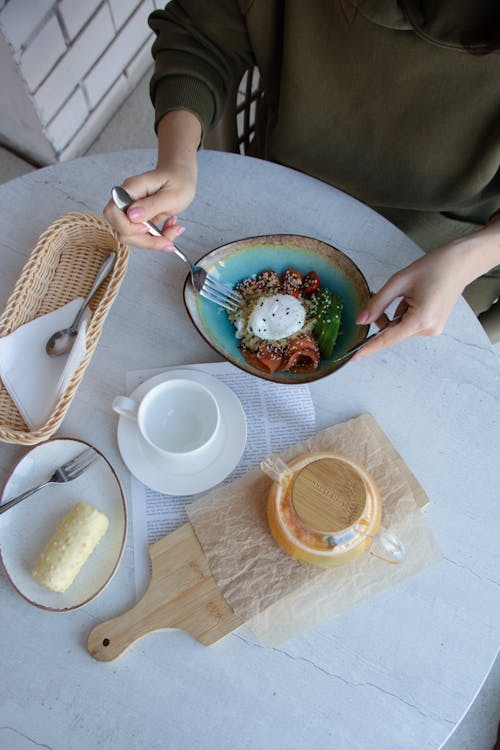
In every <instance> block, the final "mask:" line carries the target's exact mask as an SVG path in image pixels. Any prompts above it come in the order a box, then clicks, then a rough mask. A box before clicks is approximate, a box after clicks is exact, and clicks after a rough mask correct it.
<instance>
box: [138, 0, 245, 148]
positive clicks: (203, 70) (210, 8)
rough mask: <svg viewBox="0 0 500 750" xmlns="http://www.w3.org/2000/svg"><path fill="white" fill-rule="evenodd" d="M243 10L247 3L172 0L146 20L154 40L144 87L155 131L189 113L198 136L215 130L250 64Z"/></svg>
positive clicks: (235, 0)
mask: <svg viewBox="0 0 500 750" xmlns="http://www.w3.org/2000/svg"><path fill="white" fill-rule="evenodd" d="M249 4H250V3H249V2H248V0H247V2H246V3H244V2H242V1H240V2H238V1H237V0H217V2H214V0H172V1H171V2H170V3H168V5H167V6H166V7H165V9H164V10H157V11H155V12H154V13H152V14H151V15H150V17H149V25H150V26H151V28H152V29H153V31H154V33H155V34H156V39H155V41H154V43H153V47H152V54H153V58H154V63H155V67H154V73H153V76H152V78H151V83H150V95H151V100H152V102H153V105H154V108H155V127H156V126H157V125H158V123H159V121H160V120H161V118H162V117H163V115H165V114H166V113H167V112H170V111H172V110H175V109H187V110H189V111H191V112H193V113H194V114H195V115H196V116H197V117H198V119H199V120H200V122H201V125H202V130H203V135H204V134H206V132H207V131H208V130H210V129H211V128H212V127H214V126H215V125H216V124H217V122H218V120H219V118H220V117H221V115H222V113H223V111H224V107H225V104H226V100H227V97H228V95H229V93H230V92H232V91H233V90H234V87H235V86H236V85H237V84H238V83H239V80H240V78H241V76H242V75H243V72H244V71H245V69H246V68H248V67H250V66H252V65H253V64H254V56H253V53H252V50H251V46H250V42H249V38H248V33H247V29H246V25H245V5H249ZM203 135H202V139H203Z"/></svg>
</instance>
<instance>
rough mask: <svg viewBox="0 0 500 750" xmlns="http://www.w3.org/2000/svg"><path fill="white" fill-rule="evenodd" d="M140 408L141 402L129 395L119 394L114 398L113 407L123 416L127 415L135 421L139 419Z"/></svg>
mask: <svg viewBox="0 0 500 750" xmlns="http://www.w3.org/2000/svg"><path fill="white" fill-rule="evenodd" d="M138 408H139V404H138V403H137V402H136V401H134V399H133V398H129V397H128V396H117V397H116V398H115V399H113V404H112V409H113V411H116V413H117V414H119V415H120V416H121V417H127V419H132V420H134V421H135V420H137V410H138Z"/></svg>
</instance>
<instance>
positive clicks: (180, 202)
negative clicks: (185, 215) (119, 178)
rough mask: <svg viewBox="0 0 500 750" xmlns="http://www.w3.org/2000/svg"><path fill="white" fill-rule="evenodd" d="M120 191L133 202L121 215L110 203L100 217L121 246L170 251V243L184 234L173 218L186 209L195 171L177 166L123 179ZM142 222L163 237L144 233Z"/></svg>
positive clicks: (194, 178) (193, 183) (191, 195)
mask: <svg viewBox="0 0 500 750" xmlns="http://www.w3.org/2000/svg"><path fill="white" fill-rule="evenodd" d="M123 187H124V188H125V190H126V191H127V192H128V193H129V194H130V196H131V197H132V198H134V202H133V203H132V204H131V205H130V206H129V208H128V209H127V213H126V214H125V213H124V212H123V211H121V210H120V209H119V208H117V207H116V206H115V204H114V203H113V201H112V200H110V201H109V203H108V204H107V205H106V207H105V208H104V216H105V218H106V219H107V220H108V221H109V223H110V224H111V225H112V226H113V227H114V228H115V229H116V231H117V233H118V236H119V238H120V240H121V241H122V242H125V243H126V244H128V245H133V246H134V247H138V248H144V249H149V250H172V242H173V241H174V240H175V239H176V237H178V236H179V235H180V234H182V232H183V231H184V227H183V226H181V225H180V224H178V223H177V214H178V213H180V212H181V211H183V210H184V209H185V208H187V207H188V206H189V204H190V203H191V201H192V200H193V198H194V195H195V192H196V168H194V169H193V167H191V168H190V167H189V165H184V164H177V165H175V166H173V167H172V168H170V169H158V168H157V169H154V170H151V171H150V172H144V173H143V174H139V175H136V176H134V177H129V178H127V179H126V180H125V181H124V183H123ZM144 221H152V222H153V223H154V224H156V225H157V226H158V227H159V228H160V229H161V230H162V232H163V237H155V236H153V235H151V234H149V233H148V229H147V227H146V226H145V225H144V224H143V222H144Z"/></svg>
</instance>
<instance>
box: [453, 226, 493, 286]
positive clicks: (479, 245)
mask: <svg viewBox="0 0 500 750" xmlns="http://www.w3.org/2000/svg"><path fill="white" fill-rule="evenodd" d="M445 248H446V249H448V248H449V249H450V250H451V252H452V253H453V255H454V256H455V263H456V264H459V267H460V274H461V277H462V280H463V283H464V285H467V284H469V283H471V282H472V281H474V280H475V279H477V278H478V277H479V276H482V274H484V273H487V272H488V271H490V270H491V269H492V268H494V267H495V266H497V265H499V264H500V214H497V215H496V216H494V217H493V218H492V219H491V220H490V221H489V223H488V224H487V225H486V226H484V227H483V228H482V229H479V230H478V231H476V232H473V233H472V234H469V235H467V236H466V237H461V238H460V239H457V240H454V241H453V242H450V243H449V245H448V246H445ZM454 265H455V264H454ZM455 268H457V266H456V265H455ZM457 270H458V269H457Z"/></svg>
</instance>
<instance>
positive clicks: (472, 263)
mask: <svg viewBox="0 0 500 750" xmlns="http://www.w3.org/2000/svg"><path fill="white" fill-rule="evenodd" d="M149 24H150V26H151V28H152V29H153V30H154V32H155V34H156V39H155V41H154V43H153V47H152V53H153V57H154V59H155V70H154V73H153V76H152V79H151V85H150V91H151V97H152V101H153V103H154V107H155V126H156V131H157V136H158V159H157V164H156V167H155V168H154V169H152V170H151V171H148V172H146V173H144V174H140V175H134V176H131V177H129V178H127V179H126V180H125V181H124V183H123V185H124V187H125V188H126V189H127V190H128V192H129V193H130V194H131V195H132V197H133V198H134V202H133V204H132V205H131V206H130V207H129V209H128V212H127V215H126V216H125V215H124V214H122V213H121V212H120V211H119V210H118V209H117V208H116V207H115V206H114V205H113V204H112V203H108V205H107V206H106V207H105V209H104V215H105V217H106V218H107V219H108V220H109V221H110V223H111V224H112V225H113V226H114V227H115V228H116V230H117V231H118V233H119V235H120V237H121V239H122V240H123V241H125V242H127V243H129V244H132V245H134V246H135V247H138V248H148V249H151V250H164V251H171V250H172V242H173V241H174V240H175V238H176V237H177V236H179V234H180V233H182V231H183V229H184V227H182V225H181V224H179V223H178V219H177V216H178V214H180V213H181V212H182V211H183V210H185V209H186V207H187V206H188V205H189V204H190V202H191V201H192V200H193V198H194V196H195V193H196V182H197V151H198V149H199V148H200V146H202V145H203V143H204V140H205V138H206V137H207V133H208V132H209V131H210V130H211V129H212V128H213V127H214V126H215V125H216V124H217V122H218V121H219V120H220V118H221V116H222V114H223V112H224V108H225V106H226V103H227V102H228V99H229V98H230V97H231V96H232V95H233V94H234V91H235V88H236V86H237V84H238V82H239V80H240V78H241V76H242V74H243V73H244V71H245V70H246V69H248V68H250V67H252V66H257V68H258V71H259V74H260V79H261V83H262V88H263V92H264V93H263V96H262V99H261V101H260V102H259V106H258V110H257V115H256V132H255V138H254V140H253V141H252V144H251V151H250V153H251V155H255V156H258V157H261V158H265V159H269V160H273V161H275V162H277V163H280V164H283V165H286V166H288V167H291V168H294V169H298V170H300V171H303V172H306V173H308V174H310V175H312V176H314V177H317V178H318V179H320V180H324V181H326V182H328V183H330V184H332V185H334V186H335V187H337V188H340V189H341V190H344V191H345V192H347V193H349V194H351V195H352V196H354V197H355V198H357V199H359V200H361V201H363V202H364V203H366V204H367V205H369V206H371V207H372V208H374V209H375V210H376V211H378V212H380V213H381V214H383V215H384V216H386V217H387V218H388V219H389V220H391V221H393V223H395V224H396V225H398V226H400V228H401V229H403V231H405V232H406V233H407V234H409V235H410V236H411V237H413V238H414V239H416V240H417V241H418V242H419V244H420V245H421V246H422V247H423V248H424V249H425V250H426V251H427V252H426V253H425V254H424V255H423V256H422V257H421V258H419V259H418V260H417V261H415V262H414V263H412V264H411V265H409V266H408V267H406V268H403V269H402V270H400V271H398V272H397V273H395V274H394V275H392V276H391V277H390V278H389V279H388V280H387V282H386V283H385V284H384V285H383V286H382V288H381V289H379V290H378V291H377V292H376V293H375V294H374V295H373V296H372V298H371V299H370V301H369V303H368V305H367V307H366V309H365V310H363V311H362V312H361V313H360V315H359V317H358V319H357V322H358V323H359V324H368V323H372V322H375V323H376V324H377V325H378V326H379V327H381V328H386V326H387V323H388V317H387V315H386V312H385V311H386V310H387V308H388V307H389V306H390V305H391V304H392V303H394V302H396V303H397V307H396V311H395V315H399V316H402V317H401V321H400V322H399V323H397V324H396V325H393V326H390V327H387V330H384V331H383V332H382V333H381V334H380V336H378V337H377V338H376V339H374V340H372V341H370V342H369V343H368V344H366V346H365V347H364V348H363V349H362V350H361V351H360V352H359V353H358V355H356V358H358V359H359V358H361V357H364V356H367V355H369V354H373V353H374V352H376V351H378V350H380V349H382V348H384V347H388V346H392V345H394V344H396V343H397V342H399V341H401V340H403V339H405V338H408V337H411V336H432V335H437V334H439V333H440V332H441V331H442V330H443V328H444V325H445V323H446V320H447V318H448V316H449V314H450V311H451V310H452V308H453V306H454V304H455V302H456V301H457V299H458V298H459V297H460V295H461V294H464V295H465V296H466V298H467V299H468V300H469V302H470V304H471V305H472V306H473V309H474V310H475V312H476V313H477V314H488V313H486V312H485V311H487V310H491V309H493V308H494V307H495V302H496V306H497V308H498V304H499V302H498V298H499V296H500V266H499V264H500V169H499V166H500V106H499V105H500V96H499V94H500V85H499V84H500V54H499V51H498V50H499V48H500V4H498V3H497V1H496V0H476V2H474V3H471V2H470V0H312V1H311V2H304V1H303V0H286V2H285V1H284V0H217V2H206V0H171V2H170V3H169V4H168V5H167V6H166V7H165V9H164V10H157V11H155V12H153V13H152V14H151V16H150V18H149ZM304 200H307V196H304ZM148 219H150V220H153V221H155V222H156V223H160V222H164V224H163V230H162V231H163V237H153V236H151V235H149V234H147V229H146V227H144V225H143V224H142V222H143V221H145V220H148ZM497 266H498V268H497ZM499 330H500V326H499Z"/></svg>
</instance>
